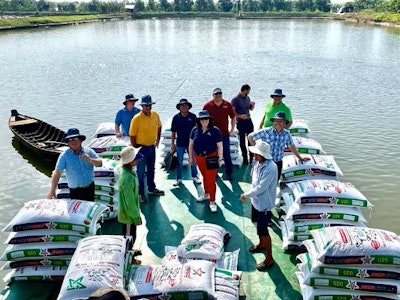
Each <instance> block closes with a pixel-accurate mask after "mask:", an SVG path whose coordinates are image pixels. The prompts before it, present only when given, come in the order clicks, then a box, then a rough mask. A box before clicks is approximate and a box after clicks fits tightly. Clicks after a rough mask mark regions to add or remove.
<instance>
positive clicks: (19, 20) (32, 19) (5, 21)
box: [0, 14, 127, 28]
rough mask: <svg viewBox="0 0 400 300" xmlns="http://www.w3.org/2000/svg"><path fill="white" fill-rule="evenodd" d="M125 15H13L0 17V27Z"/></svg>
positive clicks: (81, 20)
mask: <svg viewBox="0 0 400 300" xmlns="http://www.w3.org/2000/svg"><path fill="white" fill-rule="evenodd" d="M124 16H125V17H126V16H127V14H122V15H115V14H112V15H109V14H95V15H61V16H60V15H57V16H24V17H23V16H13V17H7V18H0V27H5V28H7V27H16V28H18V27H30V26H37V25H51V24H60V23H67V24H69V23H74V22H83V21H92V20H99V19H112V18H121V17H124Z"/></svg>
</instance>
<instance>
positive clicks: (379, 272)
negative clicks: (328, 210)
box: [296, 226, 400, 300]
mask: <svg viewBox="0 0 400 300" xmlns="http://www.w3.org/2000/svg"><path fill="white" fill-rule="evenodd" d="M311 235H312V237H313V239H310V240H306V241H304V244H305V246H306V248H307V251H308V252H307V253H303V254H300V255H298V259H299V260H300V261H301V263H300V264H299V265H298V267H299V269H300V272H297V274H296V275H297V277H298V279H299V282H300V287H301V291H302V294H303V299H305V300H311V299H313V300H325V299H368V300H383V299H384V300H388V299H400V237H399V236H398V235H397V234H396V233H394V232H390V231H386V230H382V229H374V228H368V227H350V226H338V227H327V228H321V229H316V230H312V231H311Z"/></svg>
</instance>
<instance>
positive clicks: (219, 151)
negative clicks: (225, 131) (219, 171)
mask: <svg viewBox="0 0 400 300" xmlns="http://www.w3.org/2000/svg"><path fill="white" fill-rule="evenodd" d="M217 149H218V162H219V166H221V165H222V155H223V145H222V142H218V143H217Z"/></svg>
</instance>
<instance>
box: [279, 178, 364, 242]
mask: <svg viewBox="0 0 400 300" xmlns="http://www.w3.org/2000/svg"><path fill="white" fill-rule="evenodd" d="M282 198H283V199H284V202H285V205H284V206H282V207H281V208H282V209H283V210H284V211H285V212H286V215H285V216H284V217H283V219H282V220H281V221H280V225H281V229H282V238H283V248H284V249H285V250H290V249H296V248H297V247H300V246H301V244H302V241H304V240H306V239H310V238H311V234H310V230H312V229H318V228H323V227H327V226H338V225H347V226H360V227H362V226H365V223H366V220H365V218H364V216H363V214H362V212H361V210H360V209H361V208H370V209H371V208H372V204H371V203H370V202H369V201H368V199H367V198H366V197H365V196H364V195H363V194H362V193H361V192H360V191H358V190H357V189H356V188H355V187H354V186H353V185H352V184H351V183H346V182H340V181H337V180H329V179H311V180H302V181H297V182H290V183H287V184H286V188H285V189H284V190H283V191H282Z"/></svg>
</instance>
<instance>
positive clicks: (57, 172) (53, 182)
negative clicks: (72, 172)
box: [47, 170, 62, 199]
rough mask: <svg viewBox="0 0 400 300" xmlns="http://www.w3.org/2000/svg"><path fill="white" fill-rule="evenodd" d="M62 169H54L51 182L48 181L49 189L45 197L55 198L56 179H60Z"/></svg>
mask: <svg viewBox="0 0 400 300" xmlns="http://www.w3.org/2000/svg"><path fill="white" fill-rule="evenodd" d="M61 174H62V171H61V170H54V171H53V173H52V175H51V182H50V191H49V193H48V194H47V199H52V198H56V188H57V184H58V181H59V180H60V177H61Z"/></svg>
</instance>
